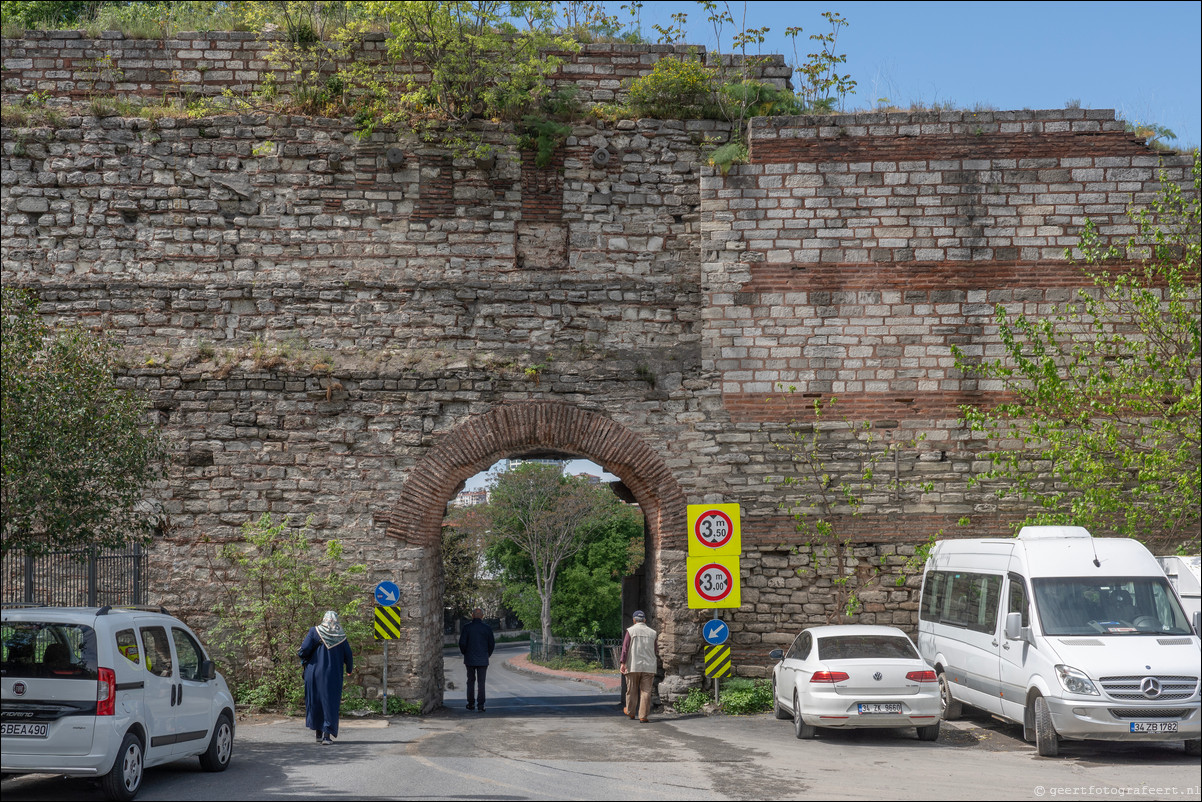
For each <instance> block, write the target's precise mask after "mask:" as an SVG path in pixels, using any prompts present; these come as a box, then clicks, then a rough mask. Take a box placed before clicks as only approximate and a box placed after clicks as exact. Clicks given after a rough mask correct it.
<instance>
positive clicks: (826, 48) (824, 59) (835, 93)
mask: <svg viewBox="0 0 1202 802" xmlns="http://www.w3.org/2000/svg"><path fill="white" fill-rule="evenodd" d="M822 17H823V19H825V20H826V21H827V22H828V23H829V24H830V26H831V27H830V31H829V32H828V33H818V34H811V36H810V40H811V41H813V42H817V43H818V50H817V51H815V52H812V53H810V54H809V55H807V56H806V60H805V61H804V62H801V61H800V60H799V59H798V56H797V37H798V36H799V35H800V34H801V33H802V29H801V28H800V27H790V28H786V29H785V35H786V36H788V37H789V38H790V39H792V40H793V69H794V70H795V71H796V72H797V73H798V74H799V75H800V77H801V80H800V82H799V84H798V85H799V90H798V94H799V95H800V96H801V100H802V102H803V103H804V104H805V106H806V108H808V109H810V110H811V113H822V112H830V111H833V110H834V108H835V100H836V98H837V99H838V101H839V104H840V106H842V105H843V103H844V101H845V100H846V98H847V93H848V92H851V91H852V90H853V89H855V88H856V82H855V81H853V80H852V78H851V75H850V74H846V75H840V74H839V65H841V64H845V63H847V55H846V54H844V53H836V52H835V48H836V43H837V42H838V39H839V31H841V30H842V29H843V28H845V27H847V25H848V22H847V20H846V19H844V18H843V17H842V16H840V15H839V14H838V13H836V12H832V11H825V12H823V14H822Z"/></svg>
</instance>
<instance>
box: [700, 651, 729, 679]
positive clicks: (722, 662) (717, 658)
mask: <svg viewBox="0 0 1202 802" xmlns="http://www.w3.org/2000/svg"><path fill="white" fill-rule="evenodd" d="M730 671H731V663H730V647H729V646H726V645H722V646H710V647H709V648H707V649H706V650H705V675H706V676H707V677H729V676H730Z"/></svg>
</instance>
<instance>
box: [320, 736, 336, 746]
mask: <svg viewBox="0 0 1202 802" xmlns="http://www.w3.org/2000/svg"><path fill="white" fill-rule="evenodd" d="M333 743H334V742H333V741H331V740H330V736H328V735H327V736H326V737H325V738H322V739H321V745H322V746H330V745H331V744H333Z"/></svg>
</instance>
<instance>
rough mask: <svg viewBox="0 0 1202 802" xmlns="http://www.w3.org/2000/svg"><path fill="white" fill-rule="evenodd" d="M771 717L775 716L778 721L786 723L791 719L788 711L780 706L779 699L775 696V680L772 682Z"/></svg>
mask: <svg viewBox="0 0 1202 802" xmlns="http://www.w3.org/2000/svg"><path fill="white" fill-rule="evenodd" d="M772 715H774V716H776V718H777V720H778V721H786V720H788V719H791V718H793V717H792V716H790V715H789V711H788V710H785V708H784V707H782V706H781V703H780V699H779V698H778V697H777V695H776V680H775V679H774V680H772Z"/></svg>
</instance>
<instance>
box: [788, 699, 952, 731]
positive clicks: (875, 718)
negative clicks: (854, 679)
mask: <svg viewBox="0 0 1202 802" xmlns="http://www.w3.org/2000/svg"><path fill="white" fill-rule="evenodd" d="M861 703H868V704H901V706H902V712H901V713H864V714H861V713H860V712H859V705H860V704H861ZM939 715H940V708H939V696H938V694H937V693H934V692H933V693H930V694H926V693H923V694H915V695H913V696H901V697H898V696H893V697H884V698H875V699H874V698H868V697H864V698H861V697H854V696H843V695H839V694H821V695H815V696H811V697H810V698H809V699H808V700H806V701H803V702H802V710H801V718H802V720H803V721H804V722H805V723H806V724H809V725H811V726H814V727H927V726H930V725H932V724H936V723H938V722H939Z"/></svg>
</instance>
